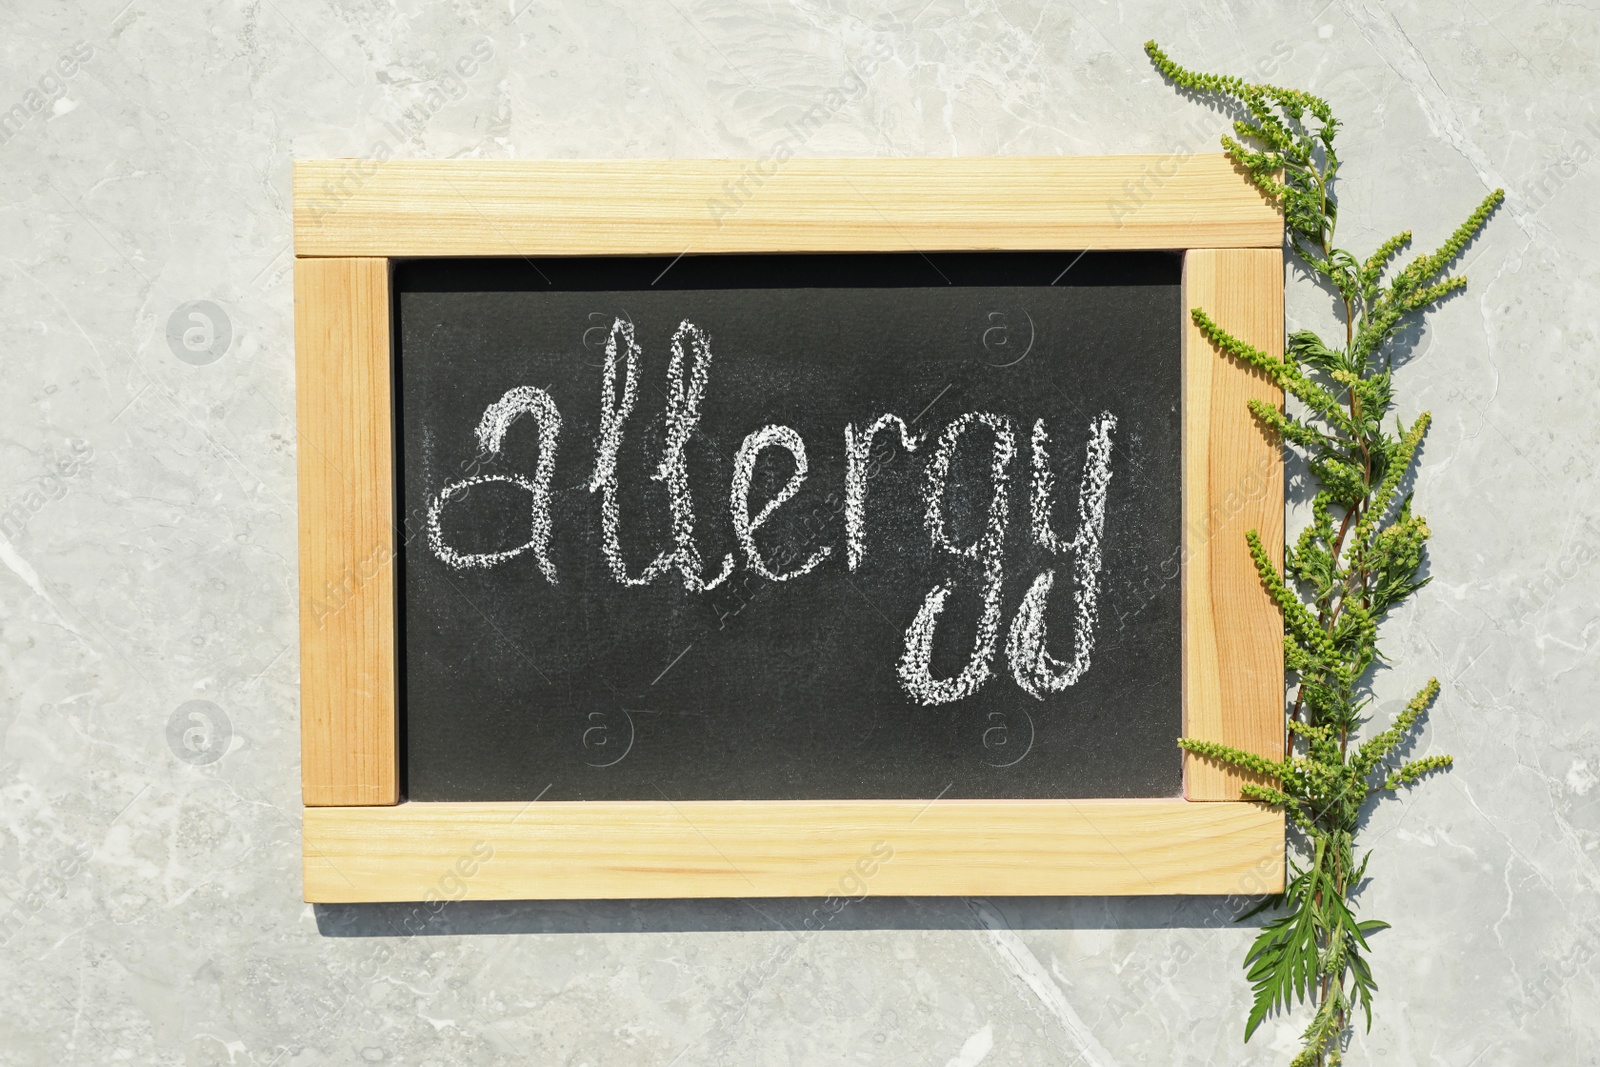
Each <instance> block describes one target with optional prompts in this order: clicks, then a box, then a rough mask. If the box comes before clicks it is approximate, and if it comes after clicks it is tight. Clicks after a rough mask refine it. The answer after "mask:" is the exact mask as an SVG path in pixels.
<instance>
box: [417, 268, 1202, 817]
mask: <svg viewBox="0 0 1600 1067" xmlns="http://www.w3.org/2000/svg"><path fill="white" fill-rule="evenodd" d="M1181 263H1182V258H1181V255H1180V254H1177V253H1158V252H1139V253H1095V252H1089V253H1077V252H1068V253H1023V252H1005V253H960V254H953V253H952V254H927V255H924V254H920V253H905V254H851V255H759V256H755V255H752V256H741V255H722V256H694V255H685V256H682V257H678V258H676V259H674V258H672V257H616V258H542V259H537V260H527V259H472V260H412V261H406V262H402V263H401V264H399V265H398V267H397V268H396V273H395V277H394V291H395V303H394V308H395V310H394V315H395V323H394V326H395V331H394V336H395V351H396V357H395V358H396V368H395V375H396V382H397V389H396V394H397V407H398V410H397V412H396V437H397V445H396V459H397V465H398V483H399V486H398V488H399V493H398V507H399V511H400V515H399V516H398V521H399V523H400V525H401V527H402V528H403V532H404V538H403V545H402V547H401V549H400V552H399V562H400V566H401V568H402V572H403V580H402V582H401V583H400V586H399V593H398V595H399V598H400V605H399V611H398V612H397V617H398V620H399V630H400V638H399V640H400V653H401V657H400V658H401V663H400V677H401V682H402V685H401V715H400V728H401V752H402V768H401V770H402V779H401V783H402V790H403V792H404V794H405V795H406V796H407V797H409V798H410V799H413V800H425V801H444V800H451V801H477V800H501V801H506V800H530V801H531V800H533V799H535V798H543V799H546V800H562V799H566V800H624V799H636V800H655V801H659V800H662V799H667V800H672V801H678V800H737V799H748V800H764V799H798V798H810V799H814V798H837V799H870V798H897V797H898V798H915V797H926V798H930V799H931V798H933V797H936V796H944V797H949V798H1063V797H1068V798H1075V797H1174V796H1177V795H1178V794H1179V793H1180V790H1181V761H1180V753H1179V750H1178V749H1177V747H1176V744H1175V741H1176V738H1177V737H1178V736H1179V731H1180V725H1181V699H1182V661H1181V614H1180V597H1179V592H1180V591H1179V584H1178V581H1177V575H1178V569H1179V568H1178V561H1179V556H1180V544H1181V541H1180V534H1181V531H1180V527H1181V522H1182V518H1181V493H1182V467H1181V462H1180V460H1181V454H1180V434H1181V420H1180V385H1181V372H1180V327H1181V325H1182V320H1181V312H1182V309H1181V306H1180V302H1181V300H1180V272H1181ZM930 501H931V503H930Z"/></svg>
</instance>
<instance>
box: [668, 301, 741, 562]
mask: <svg viewBox="0 0 1600 1067" xmlns="http://www.w3.org/2000/svg"><path fill="white" fill-rule="evenodd" d="M685 338H687V339H688V342H689V347H690V348H692V349H693V350H694V354H693V357H692V358H691V359H690V360H689V373H688V377H687V378H685V377H684V366H683V364H684V360H685V355H684V339H685ZM710 374H711V340H710V338H708V337H706V335H705V333H704V331H702V330H701V329H700V328H699V327H698V326H696V325H694V324H693V323H691V322H690V321H689V320H687V319H685V320H684V321H683V322H680V323H679V324H678V332H677V333H676V334H674V335H673V338H672V362H671V363H670V364H669V365H668V366H667V442H666V447H665V448H664V449H663V454H662V457H661V466H660V467H658V468H657V469H656V472H655V474H653V475H652V476H651V477H653V478H654V479H655V480H656V481H658V482H665V483H667V495H668V498H669V499H670V500H671V502H672V536H673V539H674V541H675V542H676V543H677V548H676V549H675V550H674V552H673V562H674V563H675V564H676V565H677V567H678V570H679V572H680V573H682V574H683V587H684V588H685V589H687V590H689V591H690V592H692V593H697V592H702V591H704V590H708V589H715V588H716V587H717V586H719V585H721V584H722V583H723V581H725V580H726V579H727V577H728V575H730V574H732V573H733V556H732V555H731V554H730V555H728V556H725V557H723V560H722V573H720V574H718V575H717V576H716V577H715V578H713V579H711V580H710V581H706V580H705V579H703V578H701V577H700V567H701V563H700V548H699V546H698V545H696V544H695V540H694V499H693V498H692V497H691V496H690V495H689V471H688V464H687V462H686V461H685V457H684V448H685V447H686V446H687V445H688V443H689V438H690V437H692V436H693V435H694V431H695V429H696V427H698V426H699V425H700V398H701V397H703V396H704V395H705V392H706V381H707V380H708V378H709V377H710Z"/></svg>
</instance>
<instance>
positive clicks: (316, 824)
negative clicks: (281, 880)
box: [305, 800, 1284, 903]
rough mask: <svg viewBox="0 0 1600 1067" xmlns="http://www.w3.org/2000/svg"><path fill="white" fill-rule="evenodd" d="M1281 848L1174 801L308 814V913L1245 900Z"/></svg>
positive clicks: (1274, 871)
mask: <svg viewBox="0 0 1600 1067" xmlns="http://www.w3.org/2000/svg"><path fill="white" fill-rule="evenodd" d="M1283 832H1284V827H1283V816H1282V815H1280V814H1278V813H1276V812H1272V811H1269V810H1266V809H1264V808H1261V807H1258V806H1256V805H1253V804H1190V803H1187V802H1185V801H1182V800H1078V801H1072V800H1044V801H1033V800H940V801H937V802H933V803H930V802H928V801H924V800H886V801H731V802H708V801H684V802H680V803H670V802H665V801H654V802H587V803H586V802H582V801H572V802H560V803H537V802H536V803H531V804H523V803H513V804H419V803H415V802H410V803H406V804H401V805H400V806H398V807H392V808H308V809H306V812H305V896H306V899H307V900H308V901H312V902H316V903H344V902H360V901H379V900H424V899H431V898H440V897H442V898H448V899H470V900H506V899H515V898H534V899H566V898H573V899H595V898H618V897H623V898H627V897H766V896H772V897H783V896H815V897H826V896H830V895H837V896H844V895H850V896H860V895H862V894H863V893H868V894H871V895H874V896H908V895H911V896H932V895H984V896H991V895H1024V894H1118V895H1146V894H1159V893H1247V894H1256V893H1269V892H1276V891H1278V890H1279V889H1281V888H1282V885H1283V869H1284V865H1283V843H1284V838H1283ZM858 883H859V884H858ZM430 894H431V895H432V896H431V897H430Z"/></svg>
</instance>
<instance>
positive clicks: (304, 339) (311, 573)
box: [294, 259, 400, 805]
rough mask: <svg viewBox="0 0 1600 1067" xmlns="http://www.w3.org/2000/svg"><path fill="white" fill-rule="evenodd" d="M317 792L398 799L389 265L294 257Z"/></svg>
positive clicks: (330, 798) (306, 731) (331, 800)
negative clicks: (298, 258) (296, 258)
mask: <svg viewBox="0 0 1600 1067" xmlns="http://www.w3.org/2000/svg"><path fill="white" fill-rule="evenodd" d="M294 296H295V376H296V381H295V391H296V404H295V407H296V411H297V413H298V416H299V435H298V448H299V468H300V760H301V793H302V796H303V798H304V801H305V803H306V804H310V805H320V804H394V803H396V802H397V801H398V799H399V792H400V790H399V764H398V762H397V752H396V721H395V716H396V704H395V652H394V635H395V626H394V612H395V600H394V565H393V553H394V538H393V523H394V519H393V515H394V504H393V499H394V498H393V468H392V461H391V429H390V425H391V424H390V391H389V385H390V383H389V378H390V360H389V264H388V261H387V260H383V259H300V260H296V262H295V270H294Z"/></svg>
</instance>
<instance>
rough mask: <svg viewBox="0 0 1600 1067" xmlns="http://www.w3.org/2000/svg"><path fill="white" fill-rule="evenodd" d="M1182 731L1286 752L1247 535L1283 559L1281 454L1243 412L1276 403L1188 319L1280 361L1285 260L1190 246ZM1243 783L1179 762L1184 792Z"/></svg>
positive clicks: (1266, 616)
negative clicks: (1207, 321) (1254, 403)
mask: <svg viewBox="0 0 1600 1067" xmlns="http://www.w3.org/2000/svg"><path fill="white" fill-rule="evenodd" d="M1183 287H1184V301H1183V306H1184V312H1185V314H1184V361H1183V369H1184V387H1183V395H1184V411H1183V447H1184V479H1183V494H1184V499H1183V503H1184V548H1183V551H1184V579H1183V591H1184V733H1185V734H1186V735H1187V736H1189V737H1196V738H1203V739H1205V740H1212V741H1222V742H1224V743H1226V744H1229V745H1234V746H1237V747H1239V748H1243V749H1247V750H1249V751H1251V752H1256V753H1259V754H1261V755H1263V756H1269V757H1271V758H1273V759H1277V758H1280V757H1281V756H1282V755H1283V737H1284V731H1283V709H1284V688H1283V682H1284V673H1283V620H1282V616H1281V615H1280V614H1279V611H1278V608H1277V605H1275V604H1274V603H1273V602H1272V600H1271V598H1269V597H1268V596H1267V594H1266V593H1265V592H1264V591H1263V590H1262V588H1261V581H1260V578H1259V577H1258V576H1257V574H1256V570H1255V564H1254V563H1253V562H1252V560H1251V559H1250V551H1249V548H1248V546H1247V545H1246V543H1245V533H1246V532H1247V531H1249V530H1256V531H1258V532H1259V533H1260V534H1261V540H1262V542H1263V543H1264V544H1265V546H1266V548H1267V551H1268V553H1269V554H1270V555H1271V556H1272V558H1273V559H1274V560H1275V561H1276V562H1277V563H1278V564H1279V565H1280V566H1281V565H1282V562H1283V461H1282V449H1281V448H1280V447H1279V445H1278V443H1277V442H1275V441H1273V440H1272V439H1271V438H1270V437H1269V435H1268V434H1267V433H1266V432H1265V431H1263V430H1262V429H1261V427H1260V425H1259V424H1258V423H1257V422H1256V419H1255V417H1254V416H1253V415H1251V414H1250V411H1249V409H1248V408H1246V406H1245V402H1246V401H1247V400H1248V399H1250V398H1251V397H1258V398H1260V399H1262V400H1266V401H1268V402H1269V403H1272V404H1275V405H1278V406H1279V407H1281V406H1282V404H1283V392H1282V390H1280V389H1278V387H1277V386H1276V385H1274V384H1273V383H1272V382H1271V381H1270V380H1268V379H1267V377H1266V376H1265V375H1264V374H1262V373H1260V372H1258V371H1251V370H1247V369H1246V368H1244V367H1243V366H1242V365H1240V364H1239V363H1237V362H1236V361H1234V360H1232V359H1229V358H1227V357H1225V356H1222V355H1219V354H1218V353H1217V351H1216V350H1215V349H1214V348H1213V347H1212V345H1211V343H1210V342H1209V341H1207V340H1206V339H1205V337H1204V336H1202V335H1201V333H1200V331H1199V329H1198V328H1197V327H1196V326H1195V325H1194V323H1193V321H1192V320H1190V318H1189V316H1188V311H1189V309H1191V308H1196V307H1198V308H1203V309H1204V310H1205V311H1206V313H1207V314H1209V315H1210V316H1211V318H1212V319H1213V320H1214V321H1216V322H1217V323H1218V324H1219V325H1221V326H1222V327H1223V328H1224V329H1226V330H1228V331H1229V332H1230V333H1232V334H1233V335H1234V336H1236V337H1239V338H1241V339H1243V340H1245V341H1247V342H1249V343H1250V344H1252V345H1254V346H1256V347H1257V348H1260V349H1262V350H1263V351H1265V352H1267V353H1268V354H1269V355H1273V356H1282V355H1283V254H1282V252H1281V251H1280V250H1278V249H1277V248H1272V249H1221V250H1219V249H1204V250H1191V251H1190V252H1188V253H1187V254H1186V255H1185V257H1184V281H1183ZM1248 780H1250V779H1249V778H1248V777H1246V776H1241V775H1240V774H1238V773H1237V772H1234V771H1231V770H1229V769H1227V768H1225V767H1223V766H1221V765H1219V764H1217V763H1215V762H1213V761H1210V760H1204V759H1198V758H1196V757H1193V756H1186V757H1185V759H1184V795H1185V796H1186V797H1188V798H1189V799H1190V800H1238V799H1239V786H1240V785H1241V784H1242V783H1243V782H1245V781H1248Z"/></svg>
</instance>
